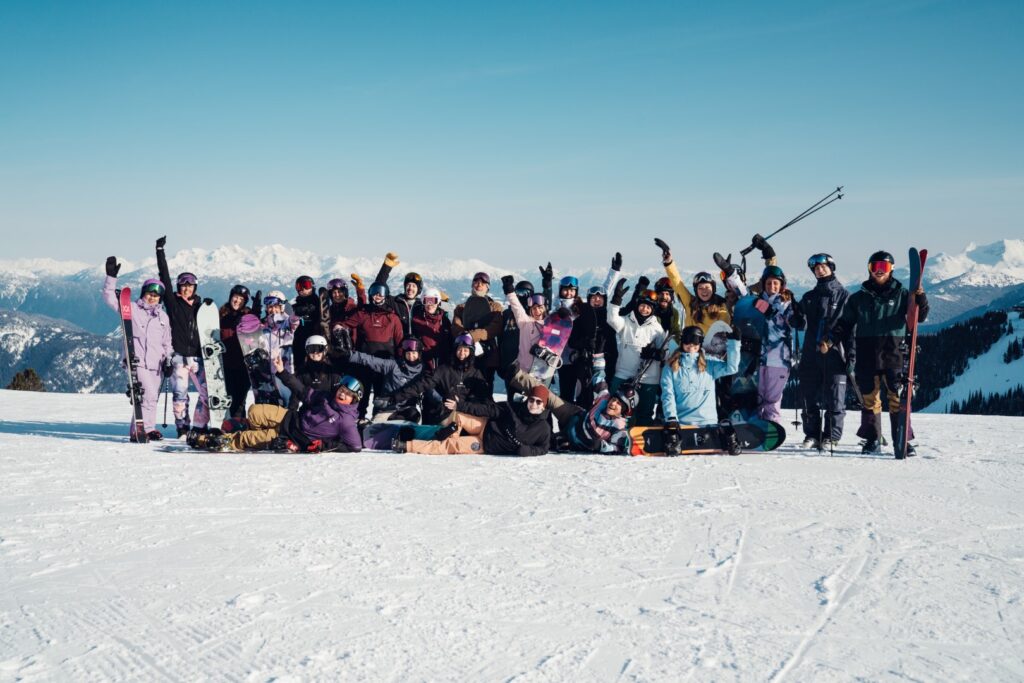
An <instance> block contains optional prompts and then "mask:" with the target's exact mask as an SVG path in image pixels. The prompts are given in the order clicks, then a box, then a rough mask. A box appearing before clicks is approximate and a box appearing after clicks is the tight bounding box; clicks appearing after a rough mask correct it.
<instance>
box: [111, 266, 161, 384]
mask: <svg viewBox="0 0 1024 683" xmlns="http://www.w3.org/2000/svg"><path fill="white" fill-rule="evenodd" d="M116 286H117V278H113V277H110V276H109V275H108V276H107V278H106V280H105V281H104V282H103V301H104V302H105V303H106V304H107V305H108V306H110V307H111V308H112V309H114V311H115V312H116V313H117V314H118V316H120V315H121V306H120V303H119V302H118V300H117V294H116V293H115V292H114V289H115V287H116ZM132 342H133V346H134V347H135V356H136V358H138V359H139V365H140V366H141V367H143V368H145V369H147V370H159V369H160V367H161V366H162V365H163V362H164V359H165V358H170V357H171V356H172V355H174V349H173V348H172V343H171V321H170V319H169V318H168V317H167V313H166V312H165V311H164V308H163V306H161V305H160V304H152V305H151V304H148V303H146V302H145V301H144V300H143V299H141V298H139V299H136V300H135V301H133V302H132Z"/></svg>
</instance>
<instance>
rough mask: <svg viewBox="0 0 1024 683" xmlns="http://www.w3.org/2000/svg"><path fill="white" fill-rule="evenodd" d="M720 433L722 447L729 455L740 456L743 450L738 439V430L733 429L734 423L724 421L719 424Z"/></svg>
mask: <svg viewBox="0 0 1024 683" xmlns="http://www.w3.org/2000/svg"><path fill="white" fill-rule="evenodd" d="M718 433H719V434H721V435H722V445H723V446H724V447H725V450H726V451H727V452H728V453H729V455H739V454H740V453H741V452H742V450H743V449H741V448H740V442H739V440H738V439H737V438H736V430H735V429H733V426H732V423H731V422H729V421H728V420H722V421H721V422H719V423H718Z"/></svg>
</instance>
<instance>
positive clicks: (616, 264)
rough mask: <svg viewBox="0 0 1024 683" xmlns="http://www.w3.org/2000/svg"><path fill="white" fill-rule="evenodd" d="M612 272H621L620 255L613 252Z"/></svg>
mask: <svg viewBox="0 0 1024 683" xmlns="http://www.w3.org/2000/svg"><path fill="white" fill-rule="evenodd" d="M612 270H614V271H615V272H616V273H617V272H619V271H620V270H622V254H620V253H619V252H615V256H612Z"/></svg>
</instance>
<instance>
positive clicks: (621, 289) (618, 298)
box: [612, 278, 629, 306]
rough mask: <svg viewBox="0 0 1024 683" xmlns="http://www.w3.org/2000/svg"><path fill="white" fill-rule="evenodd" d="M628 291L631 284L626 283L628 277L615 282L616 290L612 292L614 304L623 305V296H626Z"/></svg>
mask: <svg viewBox="0 0 1024 683" xmlns="http://www.w3.org/2000/svg"><path fill="white" fill-rule="evenodd" d="M627 291H629V286H628V285H627V284H626V278H621V279H619V281H618V282H616V283H615V291H614V293H613V294H612V305H614V306H621V305H622V297H623V296H625V294H626V292H627Z"/></svg>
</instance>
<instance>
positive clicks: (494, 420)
mask: <svg viewBox="0 0 1024 683" xmlns="http://www.w3.org/2000/svg"><path fill="white" fill-rule="evenodd" d="M549 395H550V392H549V391H548V388H547V387H545V386H543V385H540V386H535V387H533V388H532V389H530V391H529V393H528V394H527V395H526V401H525V402H523V401H513V402H507V401H502V402H500V403H463V404H461V405H460V402H459V400H458V398H454V399H448V400H447V401H445V407H446V408H448V409H449V410H452V411H454V410H456V409H458V412H455V413H454V416H453V417H452V418H451V420H452V421H451V422H450V423H449V424H447V425H445V426H443V427H441V428H440V429H439V430H438V431H437V434H436V435H435V436H434V438H433V439H432V440H418V439H414V440H410V441H404V440H401V437H399V440H398V441H396V443H395V450H396V451H397V452H399V453H424V454H427V455H445V454H453V453H487V454H490V455H519V456H530V455H544V454H545V453H547V452H548V447H549V444H550V442H551V426H550V425H549V424H548V410H547V403H548V397H549Z"/></svg>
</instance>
